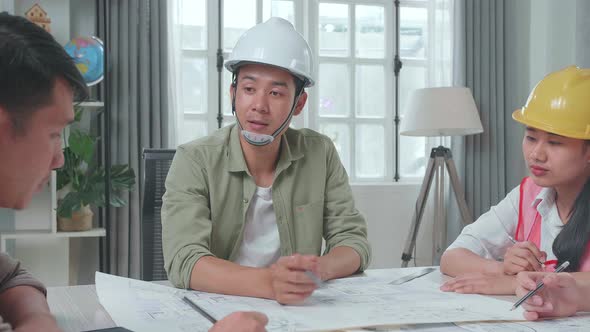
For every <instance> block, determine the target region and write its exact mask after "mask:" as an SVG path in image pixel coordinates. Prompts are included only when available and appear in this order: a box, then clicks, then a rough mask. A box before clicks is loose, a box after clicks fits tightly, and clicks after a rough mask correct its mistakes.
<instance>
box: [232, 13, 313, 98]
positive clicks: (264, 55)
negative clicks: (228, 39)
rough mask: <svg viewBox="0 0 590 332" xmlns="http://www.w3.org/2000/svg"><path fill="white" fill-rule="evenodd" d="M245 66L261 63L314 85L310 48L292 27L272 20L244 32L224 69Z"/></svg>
mask: <svg viewBox="0 0 590 332" xmlns="http://www.w3.org/2000/svg"><path fill="white" fill-rule="evenodd" d="M244 63H260V64H267V65H271V66H276V67H279V68H283V69H285V70H287V71H289V72H291V74H293V75H295V76H296V77H298V78H300V79H301V80H303V81H304V87H310V86H313V85H314V84H315V82H314V79H313V76H314V75H313V74H314V73H313V59H312V55H311V49H310V48H309V45H308V44H307V42H306V41H305V39H304V38H303V36H302V35H301V34H300V33H299V32H297V31H296V30H295V28H294V27H293V25H292V24H291V23H290V22H289V21H287V20H285V19H282V18H279V17H272V18H270V19H269V20H268V21H266V22H264V23H261V24H258V25H256V26H254V27H252V28H250V29H249V30H248V31H246V32H245V33H244V34H243V35H242V36H241V37H240V39H239V40H238V42H237V43H236V46H235V47H234V49H233V51H232V53H231V55H230V56H229V59H228V61H227V62H226V63H225V68H227V70H229V71H230V72H232V73H233V72H235V70H236V69H238V67H239V66H240V65H242V64H244Z"/></svg>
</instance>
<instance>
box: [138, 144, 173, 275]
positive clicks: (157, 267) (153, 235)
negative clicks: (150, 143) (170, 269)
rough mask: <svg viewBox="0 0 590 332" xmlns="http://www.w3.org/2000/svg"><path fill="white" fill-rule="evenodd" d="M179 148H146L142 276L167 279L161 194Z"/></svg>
mask: <svg viewBox="0 0 590 332" xmlns="http://www.w3.org/2000/svg"><path fill="white" fill-rule="evenodd" d="M175 153H176V150H170V149H144V150H143V163H144V178H143V207H142V210H141V227H140V228H141V230H140V231H141V279H142V280H146V281H152V280H167V279H168V276H167V275H166V270H164V255H163V253H162V220H161V215H160V210H161V208H162V195H164V192H165V191H166V187H165V186H164V183H165V181H166V176H167V175H168V170H169V169H170V165H171V164H172V158H173V157H174V154H175Z"/></svg>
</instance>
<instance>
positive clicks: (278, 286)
mask: <svg viewBox="0 0 590 332" xmlns="http://www.w3.org/2000/svg"><path fill="white" fill-rule="evenodd" d="M306 271H309V272H311V273H314V274H315V275H316V276H317V275H319V258H318V257H317V256H313V255H299V254H295V255H292V256H284V257H281V258H279V260H278V261H277V262H276V263H275V264H273V265H272V266H271V267H270V272H271V278H272V289H273V293H274V298H275V300H276V301H277V302H279V303H281V304H298V303H301V302H303V301H305V299H306V298H308V297H309V296H310V295H311V294H312V293H313V291H315V290H316V288H317V284H316V283H315V282H314V280H313V279H312V278H310V277H309V276H308V275H307V274H306Z"/></svg>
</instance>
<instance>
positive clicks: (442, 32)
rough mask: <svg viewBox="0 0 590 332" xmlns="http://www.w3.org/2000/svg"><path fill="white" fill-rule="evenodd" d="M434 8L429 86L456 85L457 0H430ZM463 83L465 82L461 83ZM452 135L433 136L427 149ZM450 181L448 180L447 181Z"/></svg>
mask: <svg viewBox="0 0 590 332" xmlns="http://www.w3.org/2000/svg"><path fill="white" fill-rule="evenodd" d="M430 2H431V4H430V5H431V6H432V7H433V8H434V12H433V14H434V15H433V16H434V17H433V19H432V20H433V25H432V28H431V30H430V37H429V40H428V42H429V45H430V50H429V52H430V53H429V57H428V61H429V63H428V68H429V70H428V81H427V85H426V86H427V87H444V86H454V85H456V83H457V82H455V81H454V80H453V76H454V74H453V73H454V72H455V70H456V68H457V63H456V62H455V61H454V60H455V58H456V52H455V51H456V49H455V42H456V41H455V38H456V36H455V32H454V30H455V27H456V25H455V15H456V13H455V0H430ZM459 85H463V84H459ZM450 144H451V139H450V137H442V138H441V137H433V138H429V139H428V140H427V149H429V148H430V147H434V146H438V145H444V146H447V147H448V146H450ZM446 183H448V181H447V182H446Z"/></svg>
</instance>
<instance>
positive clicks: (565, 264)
mask: <svg viewBox="0 0 590 332" xmlns="http://www.w3.org/2000/svg"><path fill="white" fill-rule="evenodd" d="M569 265H570V262H568V261H565V262H563V264H561V265H560V266H559V267H558V268H557V269H555V273H559V272H561V271H563V270H565V269H566V268H567V267H568V266H569ZM543 286H545V284H544V283H543V282H542V281H541V282H540V283H539V284H538V285H537V287H536V288H535V289H533V290H531V291H530V292H528V293H526V295H525V296H523V297H522V298H521V299H520V300H518V301H516V303H514V305H513V306H512V309H510V311H512V310H514V309H516V308H518V307H519V306H520V305H521V304H522V303H523V302H524V301H526V300H527V299H528V298H529V297H531V296H533V295H535V293H536V292H537V291H539V289H541V288H543Z"/></svg>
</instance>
